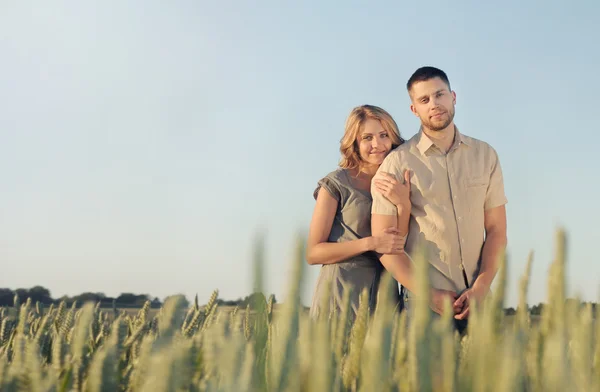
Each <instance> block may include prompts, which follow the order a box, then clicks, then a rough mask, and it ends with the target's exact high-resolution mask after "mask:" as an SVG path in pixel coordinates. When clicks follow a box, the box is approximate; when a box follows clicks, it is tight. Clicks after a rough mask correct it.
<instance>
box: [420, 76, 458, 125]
mask: <svg viewBox="0 0 600 392" xmlns="http://www.w3.org/2000/svg"><path fill="white" fill-rule="evenodd" d="M410 98H411V102H412V104H411V105H410V110H411V111H412V112H413V113H414V114H415V115H416V116H417V117H419V118H420V119H421V124H423V126H424V127H425V128H428V129H430V130H432V131H441V130H443V129H445V128H447V127H448V125H450V124H451V123H452V120H453V119H454V105H455V104H456V94H455V93H454V92H453V91H450V89H449V88H448V85H447V84H446V83H444V81H443V80H442V79H440V78H433V79H429V80H427V81H424V82H417V83H415V84H413V86H412V88H411V90H410Z"/></svg>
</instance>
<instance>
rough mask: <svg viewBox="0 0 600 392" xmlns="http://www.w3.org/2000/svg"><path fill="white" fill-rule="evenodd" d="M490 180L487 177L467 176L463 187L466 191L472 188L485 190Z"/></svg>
mask: <svg viewBox="0 0 600 392" xmlns="http://www.w3.org/2000/svg"><path fill="white" fill-rule="evenodd" d="M489 182H490V179H489V178H488V177H487V176H469V177H467V178H466V179H465V187H466V188H468V189H473V188H487V186H488V184H489Z"/></svg>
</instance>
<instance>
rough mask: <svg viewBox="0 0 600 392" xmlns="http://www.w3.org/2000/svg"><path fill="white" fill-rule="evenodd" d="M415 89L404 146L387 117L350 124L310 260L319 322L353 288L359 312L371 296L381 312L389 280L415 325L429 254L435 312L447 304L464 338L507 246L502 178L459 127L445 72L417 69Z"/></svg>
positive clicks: (322, 186) (321, 192)
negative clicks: (422, 264) (419, 282)
mask: <svg viewBox="0 0 600 392" xmlns="http://www.w3.org/2000/svg"><path fill="white" fill-rule="evenodd" d="M407 90H408V94H409V97H410V100H411V105H410V109H411V111H412V112H413V113H414V114H415V115H416V116H417V117H418V118H419V119H420V121H421V127H420V130H419V132H418V133H417V134H416V135H415V136H413V137H412V138H411V139H409V140H407V141H405V140H403V139H402V137H401V136H400V132H399V130H398V127H397V125H396V123H395V121H394V120H393V119H392V117H391V116H390V115H389V114H388V113H387V112H386V111H385V110H383V109H381V108H378V107H376V106H370V105H365V106H360V107H357V108H355V109H354V110H353V111H352V113H351V114H350V116H349V117H348V120H347V122H346V129H345V134H344V137H343V138H342V140H341V146H340V151H341V154H342V159H341V162H340V167H339V168H338V169H337V170H335V171H333V172H331V173H329V174H328V175H327V176H326V177H324V178H323V179H321V180H320V181H319V182H318V187H317V189H316V190H315V192H314V197H315V199H316V205H315V209H314V212H313V217H312V221H311V224H310V230H309V237H308V244H307V245H308V248H307V261H308V263H309V264H312V265H315V264H320V265H322V267H321V270H320V274H319V278H318V281H317V285H316V289H315V292H314V299H313V304H312V306H311V315H313V316H315V315H317V314H318V313H319V305H320V300H321V297H322V295H326V296H327V297H328V298H329V304H330V305H331V306H335V307H337V308H338V309H339V307H340V306H341V302H342V296H343V288H344V286H346V285H347V284H350V285H351V287H352V289H353V290H352V295H351V312H353V313H354V314H356V311H357V310H358V305H359V297H360V292H361V291H362V290H363V289H365V288H366V289H367V290H368V291H369V293H370V298H369V305H370V307H371V308H374V306H375V301H376V299H377V298H376V297H377V290H378V283H379V280H380V278H381V274H382V273H384V272H385V271H387V272H389V273H391V274H392V276H393V277H394V279H395V280H396V281H398V282H399V283H400V285H401V286H402V290H401V293H400V292H398V289H397V287H396V288H395V290H394V295H395V299H396V300H397V301H398V302H397V303H398V305H399V308H400V309H404V310H407V311H408V312H409V313H408V314H409V318H410V310H411V306H412V304H411V298H413V297H414V296H416V295H418V293H417V292H415V289H416V287H415V279H414V273H413V266H412V263H413V260H412V259H411V256H412V257H413V258H414V256H415V255H416V254H415V252H417V251H418V249H419V248H422V249H424V250H425V259H426V260H427V262H428V263H429V280H430V284H431V287H430V294H431V295H430V299H431V301H430V308H431V309H432V312H434V314H438V315H439V314H441V313H442V311H443V304H444V301H445V299H446V298H449V299H450V301H451V304H452V305H453V306H452V307H453V311H454V321H455V323H454V325H455V328H456V329H457V330H458V331H459V332H460V333H461V334H462V333H464V332H465V330H466V327H467V322H468V316H469V304H470V303H471V302H472V301H473V300H476V301H477V302H478V303H481V302H482V301H483V299H484V298H485V296H486V295H487V294H488V292H489V290H490V286H491V284H492V281H493V279H494V277H495V275H496V272H497V268H498V258H499V256H500V254H501V253H502V252H503V251H504V248H505V247H506V242H507V238H506V211H505V204H506V203H507V199H506V196H505V193H504V183H503V177H502V170H501V167H500V162H499V159H498V155H497V153H496V151H495V150H494V149H493V148H492V147H491V146H490V145H489V144H487V143H485V142H483V141H480V140H477V139H474V138H472V137H468V136H466V135H463V134H462V133H460V132H459V130H458V128H457V127H456V126H455V124H454V106H455V103H456V94H455V92H454V91H452V89H451V87H450V82H449V80H448V77H447V75H446V74H445V73H444V72H443V71H442V70H440V69H437V68H434V67H422V68H419V69H418V70H416V71H415V72H414V74H413V75H412V76H411V77H410V79H409V80H408V83H407ZM328 281H329V282H331V281H333V284H332V285H330V286H327V285H326V283H327V282H328Z"/></svg>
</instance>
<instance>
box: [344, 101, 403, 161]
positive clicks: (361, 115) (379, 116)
mask: <svg viewBox="0 0 600 392" xmlns="http://www.w3.org/2000/svg"><path fill="white" fill-rule="evenodd" d="M367 119H374V120H378V121H379V122H380V123H381V126H382V127H383V129H385V130H386V131H387V133H388V136H389V138H390V139H391V140H392V149H394V148H396V147H398V146H399V145H401V144H402V143H404V141H405V140H404V139H403V138H402V137H401V136H400V131H399V130H398V125H397V124H396V122H395V121H394V119H393V118H392V116H391V115H390V114H389V113H388V112H386V111H385V110H383V109H382V108H380V107H378V106H374V105H362V106H358V107H355V108H354V109H352V112H350V115H349V116H348V118H347V119H346V126H345V131H344V136H343V137H342V140H340V152H341V153H342V159H341V160H340V167H341V168H343V169H356V168H360V165H361V161H362V159H361V158H360V153H359V151H358V141H357V140H358V136H359V135H360V132H361V131H362V129H363V127H364V124H365V122H366V121H367Z"/></svg>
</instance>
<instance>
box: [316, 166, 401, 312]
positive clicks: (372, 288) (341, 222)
mask: <svg viewBox="0 0 600 392" xmlns="http://www.w3.org/2000/svg"><path fill="white" fill-rule="evenodd" d="M320 188H323V189H325V190H327V192H329V193H330V194H331V195H332V196H333V197H334V198H335V199H336V200H337V201H338V207H337V212H336V214H335V218H334V220H333V224H332V227H331V233H330V234H329V239H328V241H329V242H345V241H352V240H358V239H361V238H365V237H370V236H371V203H372V197H371V194H370V192H368V191H366V190H361V189H357V188H355V187H354V186H353V185H352V181H351V179H350V176H349V173H348V171H347V170H345V169H341V168H339V169H337V170H335V171H333V172H331V173H329V174H328V175H327V176H325V177H324V178H322V179H321V180H319V182H318V186H317V189H315V191H314V197H315V199H316V198H317V194H318V192H319V189H320ZM383 271H385V269H384V268H383V266H382V265H381V263H380V262H379V259H378V258H377V255H376V254H375V253H374V252H366V253H363V254H360V255H357V256H354V257H352V258H350V259H347V260H345V261H343V262H338V263H334V264H326V265H322V266H321V271H320V273H319V277H318V279H317V284H316V288H315V292H314V296H313V301H312V305H311V308H310V315H311V317H316V316H317V315H318V314H319V313H320V312H321V310H320V305H321V301H322V296H323V295H325V296H326V297H327V299H328V300H327V302H328V306H329V307H330V308H329V309H325V310H324V311H325V312H327V313H328V312H330V311H331V307H333V306H334V307H336V308H337V309H336V311H337V312H338V314H339V311H340V310H341V306H342V298H343V295H344V286H346V285H348V284H349V285H351V288H352V291H351V295H350V306H351V312H350V316H351V317H354V316H355V315H356V313H357V311H358V306H359V298H360V293H361V291H362V290H363V289H364V288H365V287H366V288H367V290H368V291H369V306H370V308H371V311H372V310H373V309H374V308H375V305H376V299H377V290H378V286H379V280H380V277H381V274H382V272H383ZM328 281H330V282H332V283H333V284H331V285H330V286H329V287H327V282H328ZM393 290H394V291H393V292H392V299H393V300H394V301H396V303H397V304H401V303H402V301H401V300H400V293H399V290H398V285H397V284H396V285H394V289H393Z"/></svg>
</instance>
